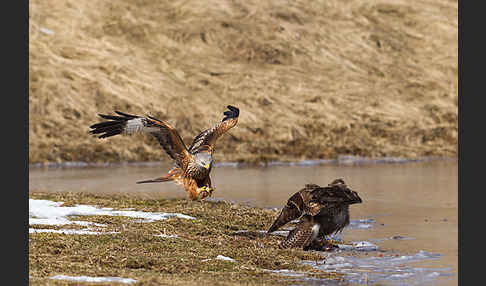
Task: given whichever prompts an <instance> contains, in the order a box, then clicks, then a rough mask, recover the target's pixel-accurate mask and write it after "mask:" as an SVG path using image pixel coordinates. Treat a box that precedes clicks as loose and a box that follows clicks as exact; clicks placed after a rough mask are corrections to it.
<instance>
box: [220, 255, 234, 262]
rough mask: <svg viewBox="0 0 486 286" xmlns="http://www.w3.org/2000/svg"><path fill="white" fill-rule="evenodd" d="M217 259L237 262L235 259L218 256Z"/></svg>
mask: <svg viewBox="0 0 486 286" xmlns="http://www.w3.org/2000/svg"><path fill="white" fill-rule="evenodd" d="M216 259H220V260H226V261H236V260H234V259H233V258H231V257H227V256H224V255H218V256H216Z"/></svg>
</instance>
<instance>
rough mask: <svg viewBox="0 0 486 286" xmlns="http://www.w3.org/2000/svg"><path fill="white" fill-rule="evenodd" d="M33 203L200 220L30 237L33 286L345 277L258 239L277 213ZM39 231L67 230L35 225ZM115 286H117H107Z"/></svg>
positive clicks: (69, 200)
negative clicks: (289, 273) (285, 272)
mask: <svg viewBox="0 0 486 286" xmlns="http://www.w3.org/2000/svg"><path fill="white" fill-rule="evenodd" d="M29 197H30V198H34V199H47V200H53V201H62V202H64V203H65V204H64V205H67V206H72V205H74V204H89V205H96V206H100V207H110V208H115V209H125V208H134V209H135V210H139V211H148V212H179V213H184V214H187V215H190V216H193V217H195V218H196V219H194V220H187V219H179V218H169V219H167V220H161V221H155V222H143V223H140V222H137V220H136V219H133V218H127V217H120V216H82V217H76V216H75V219H76V220H86V221H90V222H95V223H101V224H104V225H106V226H107V228H106V231H115V232H118V233H116V234H103V235H71V234H70V235H64V234H56V233H36V234H29V275H30V276H31V278H30V279H29V283H30V285H93V283H78V282H76V283H75V282H72V281H56V280H52V279H50V278H49V277H52V276H55V275H70V276H91V277H102V276H108V277H110V276H118V277H124V278H132V279H135V280H137V282H136V283H135V284H133V285H291V284H292V285H296V282H295V277H285V276H281V275H278V274H276V273H272V272H270V271H269V270H278V269H289V270H294V271H303V272H306V273H307V275H308V276H309V277H315V278H322V279H340V278H342V274H338V273H335V272H332V271H321V270H318V269H315V268H313V267H312V266H310V265H304V264H302V263H301V261H302V260H310V261H318V260H323V259H324V258H325V255H323V254H321V253H319V252H315V251H314V252H308V251H303V250H295V249H290V250H288V249H287V250H282V249H279V248H278V242H279V241H280V240H281V239H282V238H278V237H276V236H274V235H270V236H263V235H261V233H259V232H258V231H259V230H266V229H267V228H268V227H269V226H270V225H271V223H272V222H273V220H274V219H275V217H276V216H277V215H278V212H277V211H272V210H264V209H259V208H253V207H249V206H244V205H236V204H230V203H226V202H193V201H189V200H185V199H182V200H180V199H172V200H170V199H169V200H147V199H140V198H137V197H134V196H123V195H117V196H113V195H95V194H83V193H42V192H31V193H30V194H29ZM68 226H69V225H68ZM36 228H61V227H60V226H55V227H53V226H43V225H36ZM62 228H66V226H63V227H62ZM238 230H248V231H249V232H248V233H246V235H243V234H238V233H236V231H238ZM165 232H167V233H168V234H171V235H172V234H176V235H178V238H160V237H156V236H154V235H159V234H161V233H164V234H165ZM252 233H253V234H260V235H252ZM217 255H224V256H227V257H231V258H233V259H235V260H236V262H228V261H222V260H218V259H214V258H215V257H216V256H217ZM98 284H99V283H96V285H98ZM108 284H109V285H111V284H114V283H103V285H108ZM297 284H298V283H297ZM117 285H118V284H117ZM119 285H129V284H121V283H119Z"/></svg>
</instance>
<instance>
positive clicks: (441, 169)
mask: <svg viewBox="0 0 486 286" xmlns="http://www.w3.org/2000/svg"><path fill="white" fill-rule="evenodd" d="M303 165H304V166H272V167H257V168H249V167H243V168H242V167H233V166H224V165H219V166H217V167H216V168H214V169H213V172H212V181H213V185H214V186H215V187H216V191H215V192H214V194H213V196H214V197H215V198H223V199H228V200H233V201H236V202H246V203H250V204H252V205H255V206H259V207H278V208H280V207H282V206H283V205H284V204H285V202H286V200H287V199H288V197H289V196H290V195H291V194H293V193H294V192H296V191H298V190H299V189H300V188H302V187H303V185H304V184H305V183H311V182H312V183H316V184H320V185H326V184H328V183H330V182H331V181H332V180H333V179H335V178H343V179H344V180H345V182H346V183H347V184H348V186H349V187H351V188H352V189H354V190H355V191H357V192H358V193H359V195H360V196H361V198H362V199H363V203H362V204H358V205H353V206H351V219H352V220H353V223H352V224H351V225H350V226H349V227H347V228H345V230H344V231H343V233H342V234H341V235H340V236H339V237H341V238H342V239H344V240H345V241H353V242H360V241H366V242H369V243H371V244H374V245H377V246H378V249H379V250H378V251H370V252H366V253H365V254H364V255H365V257H355V256H353V257H345V258H344V259H346V261H345V263H344V265H348V266H349V265H351V266H352V267H351V268H355V269H358V270H357V271H355V272H354V273H353V272H349V271H348V270H346V271H348V273H351V274H350V275H349V277H350V278H349V280H347V283H348V284H363V283H365V282H364V281H365V279H368V283H370V284H371V283H379V284H380V285H383V284H384V285H457V283H458V277H457V268H458V200H457V195H458V177H457V161H455V160H440V161H428V162H412V163H395V164H361V165H343V164H340V165H334V164H328V165H318V166H312V165H309V166H307V165H305V164H303ZM169 168H170V165H163V164H155V165H147V166H143V165H142V166H133V165H125V166H118V167H108V168H54V169H52V168H50V169H42V168H31V169H30V172H29V189H30V190H32V191H34V190H40V191H52V192H63V191H72V192H76V191H84V192H99V193H128V194H137V195H139V196H142V197H145V198H163V197H185V193H184V191H182V189H181V188H180V187H179V186H176V185H175V184H172V183H158V184H140V185H137V184H135V182H136V181H139V180H144V179H151V178H156V177H159V176H161V175H163V174H164V172H166V171H167V170H168V169H169ZM340 251H345V250H340ZM340 251H338V252H336V253H332V254H331V255H332V257H335V258H336V259H337V260H339V258H338V257H343V255H341V253H340ZM380 255H381V256H380ZM402 256H403V257H405V258H406V257H411V258H410V259H403V260H400V259H396V258H397V257H398V258H399V257H402ZM330 257H331V256H330ZM336 259H335V260H336ZM331 262H332V260H329V261H328V263H327V266H326V267H330V268H329V269H331V268H332V267H333V266H332V263H331ZM392 262H396V264H393V263H392ZM346 263H347V264H346ZM390 267H391V268H390ZM367 269H368V270H369V271H368V272H367ZM360 273H361V274H360ZM363 273H364V274H363ZM356 275H358V276H356ZM359 275H361V276H359ZM364 275H366V276H364ZM309 283H312V281H311V280H309ZM340 285H341V284H340Z"/></svg>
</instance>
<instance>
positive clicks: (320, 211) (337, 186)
mask: <svg viewBox="0 0 486 286" xmlns="http://www.w3.org/2000/svg"><path fill="white" fill-rule="evenodd" d="M361 202H362V200H361V198H360V197H359V196H358V193H356V192H355V191H353V190H351V189H349V188H348V187H347V186H346V184H345V183H344V181H343V180H342V179H337V180H334V181H333V182H332V183H331V184H329V185H328V186H326V187H321V186H319V185H315V184H306V185H305V187H304V188H303V189H302V190H300V191H298V192H297V193H295V194H293V195H292V196H291V197H290V198H289V199H288V201H287V204H286V205H285V206H284V207H283V209H282V211H281V212H280V214H279V216H278V217H277V219H276V220H275V221H274V223H273V224H272V226H270V228H269V229H268V231H267V233H271V232H273V231H275V230H277V229H278V228H280V227H282V226H283V225H285V224H287V223H288V222H290V221H292V220H295V219H298V218H300V222H299V223H298V224H297V226H296V228H295V229H293V230H292V231H291V232H290V233H289V234H288V236H287V237H286V239H285V240H284V241H282V243H281V244H280V245H279V247H280V248H303V249H307V248H309V247H310V246H311V244H313V243H314V242H316V239H317V238H318V239H323V240H325V236H326V235H329V234H332V233H336V232H341V231H342V230H343V229H344V227H345V226H347V225H348V224H349V205H351V204H356V203H361Z"/></svg>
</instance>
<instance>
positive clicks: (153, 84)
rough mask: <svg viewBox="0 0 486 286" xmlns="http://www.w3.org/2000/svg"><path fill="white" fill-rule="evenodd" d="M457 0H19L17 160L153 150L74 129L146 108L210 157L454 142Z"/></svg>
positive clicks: (451, 147)
mask: <svg viewBox="0 0 486 286" xmlns="http://www.w3.org/2000/svg"><path fill="white" fill-rule="evenodd" d="M457 13H458V10H457V1H448V0H428V1H425V0H420V1H413V2H410V1H405V0H398V1H392V2H390V1H385V0H372V1H364V2H363V1H357V0H352V1H340V0H331V1H327V0H326V1H311V2H309V1H303V0H296V1H291V2H288V1H281V0H271V1H265V2H261V1H256V0H250V1H216V0H211V1H132V0H122V1H117V2H116V3H115V2H113V1H106V0H101V1H81V2H80V1H74V0H60V1H39V0H33V1H29V162H30V163H37V162H46V161H50V162H66V161H84V162H119V161H156V160H159V159H161V160H167V156H166V155H165V154H164V153H163V150H161V148H160V147H159V146H158V144H157V143H156V142H155V140H153V139H152V138H149V137H148V136H147V137H144V136H138V137H131V138H110V140H105V141H101V140H98V139H96V138H93V137H92V136H90V135H89V134H88V129H89V128H88V127H89V125H91V124H92V123H95V122H97V120H98V117H97V116H96V114H97V113H110V112H112V111H113V110H114V109H118V110H121V111H125V112H128V113H135V114H150V115H153V116H155V117H158V118H160V119H163V120H167V121H168V122H169V123H171V124H172V125H174V126H175V127H176V128H177V129H178V130H179V131H180V133H181V136H182V137H183V139H184V140H185V141H186V144H190V142H191V140H192V138H193V136H195V135H196V134H197V133H198V132H200V131H202V130H204V129H205V128H208V127H209V126H210V125H211V124H214V123H216V122H217V121H219V120H221V118H222V112H223V111H224V108H225V106H226V105H228V104H232V105H235V106H238V107H239V108H240V109H241V116H240V121H239V123H238V125H237V126H236V128H234V129H232V130H231V131H230V132H229V134H227V135H226V136H224V137H223V138H221V139H220V141H219V142H218V145H217V148H218V150H217V152H216V159H217V160H220V161H245V162H257V161H272V160H287V161H293V160H300V159H317V158H335V157H336V156H337V155H339V154H349V155H357V156H363V157H382V156H400V157H409V158H416V157H422V156H448V157H453V156H456V155H457V142H458V134H457V100H458V83H457V77H458V69H457V61H458V57H457V51H458V50H457V38H458V33H457V25H458V22H457Z"/></svg>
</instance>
